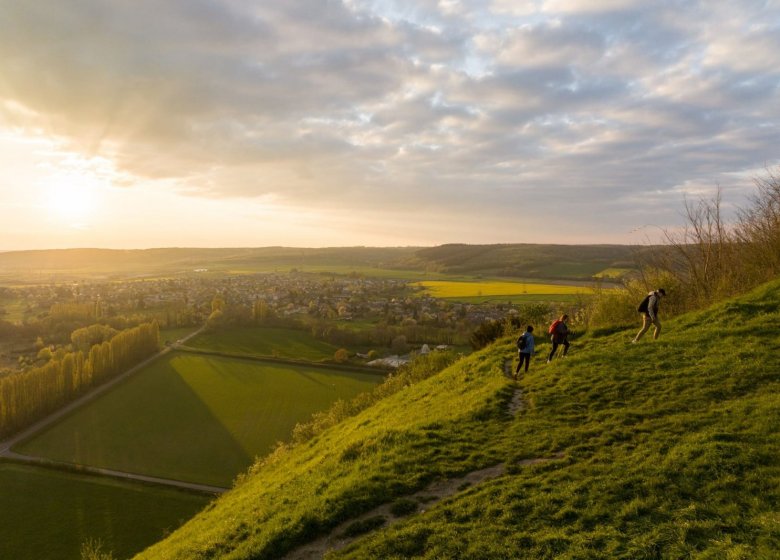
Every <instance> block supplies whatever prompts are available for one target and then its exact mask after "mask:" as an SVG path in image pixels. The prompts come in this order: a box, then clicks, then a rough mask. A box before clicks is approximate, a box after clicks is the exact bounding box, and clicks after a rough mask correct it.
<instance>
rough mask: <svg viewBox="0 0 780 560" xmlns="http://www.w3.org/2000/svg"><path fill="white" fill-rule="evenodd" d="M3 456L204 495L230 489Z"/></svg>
mask: <svg viewBox="0 0 780 560" xmlns="http://www.w3.org/2000/svg"><path fill="white" fill-rule="evenodd" d="M2 456H3V458H5V459H9V460H12V461H14V462H17V463H26V464H28V465H35V466H38V467H47V468H54V469H57V470H60V471H70V472H76V473H80V474H92V475H98V476H111V477H114V478H122V479H126V480H133V481H135V482H144V483H147V484H157V485H161V486H174V487H176V488H181V489H182V490H191V491H194V492H202V493H204V494H222V493H224V492H227V491H228V490H229V489H228V488H222V487H221V486H210V485H208V484H197V483H195V482H184V481H182V480H172V479H170V478H159V477H156V476H146V475H143V474H135V473H129V472H123V471H115V470H112V469H102V468H99V467H87V466H82V465H74V464H73V463H62V462H59V461H50V460H49V459H42V458H40V457H32V456H31V455H22V454H21V453H15V452H13V451H6V452H5V453H3V455H2Z"/></svg>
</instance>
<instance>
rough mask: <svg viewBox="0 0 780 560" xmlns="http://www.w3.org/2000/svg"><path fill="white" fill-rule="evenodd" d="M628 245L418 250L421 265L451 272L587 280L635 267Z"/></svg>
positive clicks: (467, 246) (434, 248) (634, 255)
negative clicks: (609, 269) (610, 271)
mask: <svg viewBox="0 0 780 560" xmlns="http://www.w3.org/2000/svg"><path fill="white" fill-rule="evenodd" d="M637 251H638V249H637V248H636V247H632V246H629V245H538V244H506V245H460V244H453V245H440V246H438V247H430V248H426V249H420V250H419V251H417V252H416V253H415V257H416V258H417V259H419V262H420V266H422V267H427V268H429V269H430V268H433V269H435V270H437V271H440V272H446V273H450V274H482V275H491V276H505V277H512V276H516V277H525V278H561V279H585V278H590V277H593V276H594V275H596V274H598V273H599V272H600V271H602V270H604V269H607V268H626V269H631V268H635V267H636V261H635V257H636V254H637Z"/></svg>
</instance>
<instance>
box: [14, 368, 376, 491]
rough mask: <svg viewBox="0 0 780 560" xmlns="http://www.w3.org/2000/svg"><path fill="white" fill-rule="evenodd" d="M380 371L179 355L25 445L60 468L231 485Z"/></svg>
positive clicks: (24, 449) (373, 380)
mask: <svg viewBox="0 0 780 560" xmlns="http://www.w3.org/2000/svg"><path fill="white" fill-rule="evenodd" d="M380 381H381V377H379V376H377V375H373V374H362V373H355V372H343V373H342V372H339V371H334V370H323V369H316V368H307V367H302V366H293V365H283V364H282V365H280V364H267V363H260V362H254V361H249V360H241V359H231V358H222V357H215V356H201V355H195V354H186V353H174V354H173V355H169V356H166V357H165V358H164V359H161V360H158V361H157V362H155V363H153V364H152V365H150V366H149V367H147V368H146V369H144V370H143V371H141V372H139V373H138V374H136V375H135V376H133V377H132V378H131V379H130V380H128V381H127V382H125V383H123V384H122V385H120V386H119V387H117V388H116V389H114V390H113V391H111V392H110V393H108V394H106V395H105V396H103V397H101V398H100V399H98V400H96V401H94V402H92V403H90V404H88V405H87V406H85V407H83V408H81V409H79V410H78V411H76V412H75V413H74V414H72V415H71V416H69V417H67V418H66V419H64V420H63V421H62V422H60V423H58V424H56V425H55V426H53V427H52V428H50V429H49V430H47V431H45V432H43V433H41V434H40V435H38V436H36V437H35V438H33V439H32V440H30V441H28V442H26V443H24V444H22V445H20V446H18V447H17V450H18V451H20V452H22V453H25V454H29V455H36V456H40V457H46V458H49V459H54V460H57V461H65V462H69V463H78V464H84V465H90V466H96V467H104V468H111V469H116V470H121V471H128V472H135V473H142V474H149V475H153V476H159V477H164V478H172V479H177V480H185V481H189V482H200V483H205V484H213V485H221V486H229V485H230V483H231V481H232V480H233V478H234V477H235V476H236V475H237V474H238V473H240V472H242V471H244V470H245V469H246V468H247V467H248V466H249V465H250V464H251V463H252V461H253V459H254V457H255V456H256V455H262V454H265V453H267V452H268V451H269V450H270V449H271V448H272V447H273V445H274V444H275V443H276V442H277V441H279V440H285V439H288V437H289V435H290V432H291V430H292V428H293V427H294V425H295V424H296V423H297V422H299V421H303V420H306V419H308V418H309V416H310V415H311V414H312V413H313V412H316V411H320V410H324V409H326V408H328V407H329V406H330V404H331V403H332V402H334V401H335V400H337V399H343V398H349V397H352V396H354V395H356V394H357V393H360V392H362V391H365V390H367V389H370V388H371V387H373V386H375V385H376V384H377V383H378V382H380Z"/></svg>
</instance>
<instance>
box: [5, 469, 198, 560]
mask: <svg viewBox="0 0 780 560" xmlns="http://www.w3.org/2000/svg"><path fill="white" fill-rule="evenodd" d="M208 501H209V498H208V497H205V496H200V495H197V494H190V493H186V492H180V491H176V490H169V489H166V488H158V487H152V486H146V485H141V484H126V483H123V482H121V481H116V480H113V479H110V478H103V477H92V476H83V475H76V474H72V473H67V472H62V471H57V470H51V469H40V468H36V467H27V466H22V465H16V464H12V463H0V504H2V507H0V558H4V559H5V558H7V559H14V560H40V559H43V558H45V559H47V560H72V559H73V558H78V557H79V550H80V548H81V544H82V543H83V542H86V541H87V540H89V539H92V540H98V539H99V540H100V541H101V542H102V543H103V548H104V550H111V551H113V552H114V554H115V556H116V557H117V558H128V557H129V556H131V555H133V554H134V553H136V552H138V551H140V550H142V549H143V548H145V547H146V546H148V545H150V544H151V543H153V542H155V541H157V540H159V539H160V538H161V537H162V536H163V535H164V534H165V533H168V532H170V531H173V530H174V529H176V528H177V527H179V526H180V525H181V524H182V523H183V522H184V521H186V520H187V519H189V518H190V517H192V516H193V515H194V514H195V513H196V512H197V511H199V510H200V509H202V508H203V507H204V506H205V505H206V504H207V503H208Z"/></svg>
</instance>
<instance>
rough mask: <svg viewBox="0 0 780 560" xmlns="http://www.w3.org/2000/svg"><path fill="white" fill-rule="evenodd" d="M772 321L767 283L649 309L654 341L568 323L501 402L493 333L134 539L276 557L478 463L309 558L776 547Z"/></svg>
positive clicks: (740, 551) (778, 341)
mask: <svg viewBox="0 0 780 560" xmlns="http://www.w3.org/2000/svg"><path fill="white" fill-rule="evenodd" d="M778 324H780V282H774V283H771V284H768V285H766V286H764V287H763V288H761V289H759V290H756V291H754V292H753V293H751V294H749V295H747V296H744V297H742V298H737V299H734V300H731V301H728V302H723V303H721V304H720V305H717V306H715V307H713V308H711V309H709V310H705V311H703V312H699V313H694V314H689V315H686V316H682V317H680V318H678V319H675V320H666V321H665V322H664V333H663V335H662V338H661V339H660V340H658V341H652V340H651V339H649V338H645V339H644V340H642V341H641V343H639V344H636V345H632V344H630V343H629V341H630V339H631V337H632V336H633V334H634V330H633V329H632V330H631V331H623V332H619V333H616V334H612V335H609V336H598V337H596V336H585V337H582V338H580V339H577V340H576V343H575V344H574V345H573V348H572V350H571V352H570V356H569V357H568V358H566V359H565V360H556V361H554V362H553V363H552V364H549V365H546V364H544V359H543V355H544V352H545V350H546V349H549V346H548V344H546V343H543V342H542V341H541V340H540V341H539V342H540V344H539V348H538V350H539V355H537V357H536V358H535V359H534V360H533V363H532V365H531V370H530V372H529V374H528V375H526V376H525V377H524V378H523V379H522V380H521V382H520V383H519V384H518V385H517V386H519V387H521V388H522V390H523V393H524V400H525V408H524V409H523V410H522V411H521V412H520V413H519V414H518V415H517V416H516V417H512V416H511V415H509V414H508V413H507V409H508V403H509V401H510V400H511V399H512V395H513V393H514V390H515V387H516V385H515V384H514V383H513V382H511V381H509V380H507V378H506V377H505V376H504V373H503V362H504V360H505V359H514V355H515V350H514V347H513V343H514V340H513V337H508V338H505V339H503V340H500V341H498V342H497V343H496V344H494V345H493V346H491V347H488V348H486V349H484V350H482V351H480V352H477V353H475V354H472V355H471V356H469V357H467V358H465V359H463V360H461V361H459V362H457V363H455V364H454V365H452V366H450V367H449V368H447V369H445V370H444V371H442V372H440V373H439V374H437V375H435V376H433V377H431V378H429V379H427V380H425V381H421V382H419V383H415V384H413V385H411V386H408V387H406V388H405V389H403V390H401V391H400V392H398V393H395V394H393V395H392V396H389V397H387V398H385V399H384V400H381V401H379V402H378V403H377V404H375V405H374V406H372V407H371V408H369V409H366V410H364V411H363V412H361V413H359V414H357V415H356V416H354V417H351V418H348V419H347V420H345V421H343V422H342V423H341V424H339V425H337V426H335V427H333V428H332V429H329V430H326V431H325V432H323V433H321V434H319V435H318V436H316V437H314V439H312V440H310V441H309V442H308V443H302V444H299V445H297V446H295V447H293V448H291V449H290V450H282V451H279V452H277V453H276V454H275V455H274V456H273V457H271V458H269V459H268V460H266V461H265V462H264V463H263V464H260V465H258V466H257V467H255V468H254V469H253V473H254V474H253V475H252V476H250V477H248V479H247V480H246V481H244V482H243V483H242V484H241V485H239V486H238V487H237V488H235V489H234V490H232V491H231V492H229V493H228V494H226V495H224V496H222V497H221V498H220V499H219V500H218V501H217V502H215V504H214V507H213V508H210V509H209V511H206V512H203V513H201V514H200V515H198V516H196V517H195V518H194V519H193V520H191V521H190V522H189V523H188V524H187V525H186V526H185V527H183V528H182V529H181V530H179V531H177V532H176V533H174V534H173V535H171V536H170V537H169V538H168V539H166V540H165V541H163V542H161V543H158V544H157V545H155V546H154V547H152V548H150V549H148V550H147V551H145V552H144V553H143V554H141V555H140V556H139V558H165V559H166V560H167V559H176V558H182V559H183V558H187V559H204V558H253V559H261V558H277V557H279V556H281V555H283V554H284V553H286V552H287V551H289V550H291V549H293V548H294V547H295V546H296V545H299V544H302V543H306V542H309V541H311V540H313V539H314V538H315V537H316V536H318V535H321V534H324V533H327V532H328V531H329V530H331V529H332V528H334V527H335V526H337V525H339V524H340V523H343V522H349V521H350V520H355V519H356V518H357V517H358V516H359V515H360V514H366V513H369V512H371V511H372V509H373V508H374V507H375V506H377V505H379V504H385V503H393V502H395V501H397V500H398V499H401V498H404V497H408V496H409V495H410V494H412V493H413V492H414V491H417V490H421V489H423V488H425V487H426V486H427V485H428V484H429V483H431V482H432V481H435V480H436V479H438V478H449V477H454V476H456V475H459V474H463V473H466V472H469V471H472V470H476V469H479V468H483V467H486V466H490V465H495V464H497V463H503V464H505V465H506V474H505V475H504V476H501V477H499V478H497V479H494V480H492V481H488V482H484V483H482V484H475V485H472V486H471V487H469V488H465V489H462V490H461V491H460V492H459V493H458V494H456V495H455V496H453V497H452V498H450V499H448V500H445V501H443V502H441V503H439V504H436V505H431V506H430V507H425V508H423V509H421V510H420V511H419V512H418V513H413V514H410V515H409V516H408V517H406V518H405V519H404V520H403V521H401V522H399V523H398V524H396V525H393V526H391V527H386V528H381V529H378V530H376V531H372V532H369V533H367V534H366V535H364V536H363V537H361V538H359V539H358V540H357V541H356V542H355V543H354V544H352V545H351V546H350V547H348V548H347V549H345V550H343V551H341V552H338V553H331V554H329V555H328V558H342V557H343V558H360V559H362V558H397V559H400V558H472V559H493V558H495V559H498V558H556V559H557V558H561V559H580V558H584V559H587V558H604V559H608V558H609V559H612V558H623V559H634V558H659V559H660V558H712V559H715V558H718V559H719V558H724V559H742V558H744V559H746V560H747V559H753V558H777V557H780V515H778V509H777V504H778V502H779V501H780V435H779V434H780V397H778V394H780V331H778V329H777V325H778ZM637 328H638V325H637ZM539 338H540V339H541V338H542V337H539ZM556 457H560V458H556ZM534 458H548V459H551V460H549V461H547V462H542V463H539V464H535V465H530V466H529V465H523V463H522V461H523V460H526V459H534Z"/></svg>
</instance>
